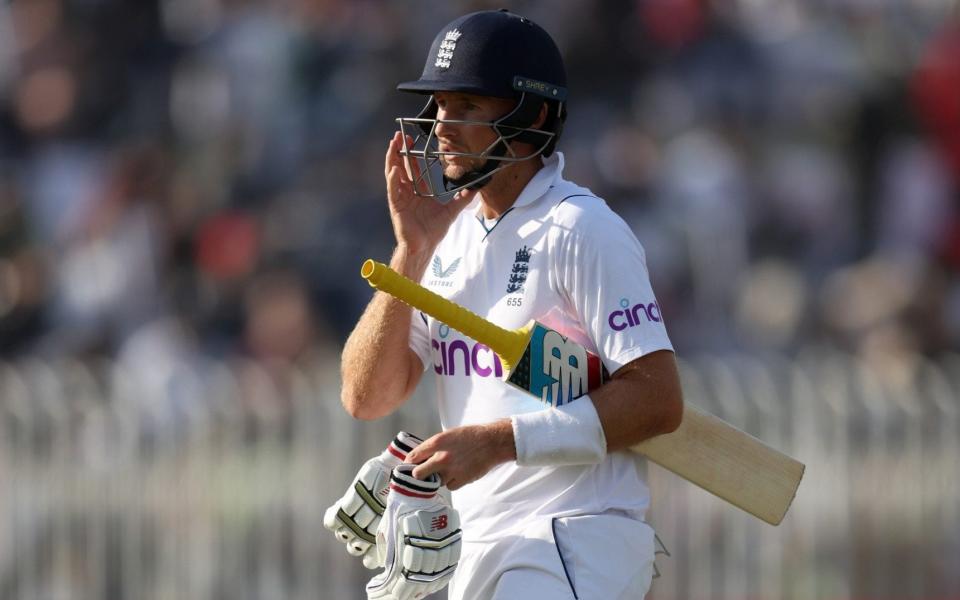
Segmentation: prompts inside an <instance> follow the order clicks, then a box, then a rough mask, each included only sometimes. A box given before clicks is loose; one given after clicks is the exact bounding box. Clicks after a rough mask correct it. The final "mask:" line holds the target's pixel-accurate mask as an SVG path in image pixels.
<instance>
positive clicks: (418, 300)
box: [360, 259, 527, 372]
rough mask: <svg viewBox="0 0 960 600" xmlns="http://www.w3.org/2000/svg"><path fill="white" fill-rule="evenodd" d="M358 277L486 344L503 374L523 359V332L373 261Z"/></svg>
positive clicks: (525, 335)
mask: <svg viewBox="0 0 960 600" xmlns="http://www.w3.org/2000/svg"><path fill="white" fill-rule="evenodd" d="M360 275H361V276H362V277H363V278H364V279H366V280H367V283H369V284H370V285H371V286H372V287H375V288H377V289H378V290H380V291H382V292H386V293H388V294H390V295H391V296H393V297H394V298H397V299H398V300H401V301H402V302H405V303H406V304H409V305H410V306H412V307H413V308H415V309H417V310H420V311H423V312H424V313H426V314H428V315H430V316H431V317H433V318H434V319H436V320H438V321H440V322H442V323H446V324H447V325H448V326H450V327H452V328H454V329H456V330H457V331H459V332H461V333H463V334H464V335H466V336H468V337H471V338H473V339H474V340H476V341H478V342H480V343H481V344H486V345H487V346H488V347H489V348H490V349H491V350H493V351H494V352H496V353H497V354H499V355H500V359H501V360H502V361H503V362H504V369H505V370H506V371H507V372H510V370H511V369H512V368H513V365H515V364H517V361H518V360H520V357H521V356H523V350H524V348H526V346H527V333H526V332H525V330H523V329H521V330H518V331H510V330H509V329H504V328H503V327H498V326H497V325H494V324H493V323H491V322H490V321H488V320H486V319H484V318H483V317H480V316H478V315H476V314H474V313H472V312H470V311H469V310H467V309H465V308H464V307H462V306H460V305H459V304H456V303H454V302H451V301H450V300H447V299H446V298H444V297H442V296H439V295H437V294H434V293H433V292H431V291H430V290H428V289H427V288H425V287H423V286H422V285H420V284H419V283H417V282H415V281H412V280H410V279H408V278H406V277H404V276H403V275H401V274H399V273H397V272H396V271H394V270H393V269H391V268H390V267H388V266H387V265H385V264H383V263H381V262H377V261H375V260H370V259H367V260H366V261H365V262H364V263H363V267H361V268H360Z"/></svg>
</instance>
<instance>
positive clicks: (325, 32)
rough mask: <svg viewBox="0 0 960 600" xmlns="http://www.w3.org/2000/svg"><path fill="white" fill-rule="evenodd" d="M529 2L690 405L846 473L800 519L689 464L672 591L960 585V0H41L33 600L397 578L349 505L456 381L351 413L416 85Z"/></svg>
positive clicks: (29, 528)
mask: <svg viewBox="0 0 960 600" xmlns="http://www.w3.org/2000/svg"><path fill="white" fill-rule="evenodd" d="M501 6H507V7H510V8H511V9H513V10H514V11H515V12H519V13H521V14H524V15H525V16H528V17H530V18H532V19H533V20H535V21H537V22H538V23H540V24H541V25H543V26H544V27H545V28H546V29H547V30H548V31H550V32H551V33H552V34H553V36H554V37H555V39H556V40H557V42H558V44H559V46H560V47H561V49H562V50H563V51H564V54H565V60H566V61H567V67H568V71H569V79H570V100H569V113H570V117H569V120H568V122H567V127H566V130H565V132H564V135H563V138H562V140H561V142H560V150H561V151H563V152H564V153H565V155H566V159H567V176H568V178H570V179H573V180H575V181H577V182H578V183H581V184H583V185H586V186H588V187H590V188H591V189H592V190H593V191H594V192H595V193H597V194H598V195H600V196H602V197H604V198H605V199H606V200H607V201H608V203H609V204H610V205H611V206H612V207H613V208H614V209H615V210H616V211H618V212H619V213H620V214H621V215H622V216H623V217H624V219H626V220H627V222H628V223H629V224H630V225H631V226H632V227H633V229H634V231H635V233H636V234H637V236H638V237H639V238H640V240H641V242H642V243H643V244H644V246H645V248H646V250H647V261H648V266H649V269H650V271H651V276H652V279H653V284H654V288H655V290H656V291H657V294H658V300H659V302H660V305H661V306H662V307H663V312H664V314H665V317H666V320H667V324H668V329H669V331H670V334H671V337H672V339H673V341H674V344H675V346H676V348H677V351H678V355H679V357H680V359H681V360H682V369H683V379H684V387H685V391H686V395H687V400H688V402H693V403H695V404H698V405H700V406H702V407H704V408H707V409H708V410H710V411H712V412H714V413H715V414H718V415H720V416H722V417H723V418H725V419H727V420H728V421H730V422H732V423H734V424H735V425H737V426H739V427H741V428H744V429H746V430H748V431H750V432H751V433H754V434H755V435H757V436H759V437H761V438H762V439H764V440H765V441H767V442H768V443H771V444H772V445H774V446H776V447H778V448H781V449H783V450H785V451H787V452H789V453H791V454H793V455H794V456H797V457H798V458H800V459H801V460H803V461H804V462H805V463H807V465H808V470H807V475H806V478H805V480H804V482H803V484H802V485H801V488H800V493H799V495H798V497H797V499H796V502H795V503H794V506H793V508H792V509H791V512H790V513H789V514H788V515H787V518H786V520H785V521H784V523H783V524H782V525H780V526H779V527H777V528H774V527H770V526H767V525H764V524H762V523H759V522H757V521H755V520H754V519H752V518H751V517H748V516H746V515H744V514H743V513H740V512H739V511H738V510H737V509H734V508H732V507H729V506H727V505H725V504H723V503H722V502H720V501H719V500H716V499H714V498H712V497H711V496H709V495H707V494H706V493H704V492H702V491H700V490H699V489H696V488H694V487H693V486H691V485H689V484H687V483H685V482H683V481H680V480H678V479H677V478H676V477H674V476H672V475H670V474H669V473H666V472H663V471H660V470H659V469H658V468H656V467H651V471H650V477H651V480H652V482H653V485H654V495H655V498H654V502H655V505H654V510H653V512H652V514H651V522H652V523H653V525H654V526H655V527H656V529H657V530H658V532H659V534H660V538H661V539H662V541H663V545H664V549H665V552H664V553H663V554H661V555H660V556H659V559H658V561H657V566H658V570H659V572H660V577H659V578H658V579H657V580H656V581H655V582H654V586H653V593H652V598H654V599H655V600H667V599H678V600H679V599H701V598H704V599H707V598H724V599H730V600H743V599H748V598H750V599H770V600H774V599H779V598H791V599H798V600H800V599H814V598H816V599H821V598H822V599H844V598H857V599H881V598H883V599H915V600H956V599H960V484H958V475H960V464H958V456H960V401H958V398H960V354H958V351H960V277H958V272H960V9H958V7H957V5H956V3H955V2H953V1H951V0H712V1H711V0H632V1H628V0H604V1H601V0H568V1H565V2H562V3H560V2H546V1H533V0H528V1H513V2H511V1H507V0H503V1H501V2H467V1H457V2H441V1H439V0H434V1H429V2H427V1H423V2H419V1H418V2H410V1H402V0H392V1H388V0H383V1H374V0H137V1H132V0H12V1H5V2H2V3H0V600H6V599H11V600H13V599H16V600H21V599H23V600H27V599H29V600H68V599H69V600H73V599H77V600H80V599H91V600H121V599H123V600H135V599H178V600H179V599H184V600H186V599H217V600H219V599H250V600H253V599H265V600H266V599H278V600H279V599H301V598H302V599H308V598H309V599H318V598H319V599H332V600H340V599H348V600H349V599H354V598H357V599H359V598H363V597H364V594H363V584H364V583H365V581H366V580H367V579H368V578H369V577H371V576H372V575H373V573H372V572H369V571H366V570H364V569H363V568H362V566H360V565H359V564H358V563H357V562H356V561H355V560H353V559H350V558H349V557H348V556H347V555H346V553H345V552H344V551H343V549H342V546H341V545H340V544H339V543H337V542H336V541H334V539H333V538H332V536H330V535H329V534H328V533H327V532H326V531H325V530H324V529H323V528H322V523H321V522H322V513H323V509H324V508H325V507H326V506H328V505H329V504H331V503H332V502H333V501H334V500H335V499H337V498H338V497H339V495H340V494H341V493H342V492H343V490H344V489H345V487H346V485H347V484H348V483H349V481H350V478H351V477H352V476H353V474H354V472H355V471H356V469H357V468H359V466H360V465H361V464H362V462H363V461H364V460H366V459H367V458H368V457H370V456H372V455H374V454H376V453H377V452H379V450H380V449H382V448H383V446H384V445H385V444H386V442H387V441H388V440H389V439H390V438H391V436H392V435H393V434H394V433H395V432H396V431H397V430H399V429H401V428H406V429H409V430H411V431H414V432H417V433H419V434H421V435H429V434H430V433H432V432H433V431H434V430H436V428H437V421H436V417H435V415H434V414H433V405H432V400H431V382H429V381H427V382H426V384H425V385H424V386H423V389H421V390H419V391H418V393H417V395H416V397H415V398H414V399H413V400H412V401H411V402H410V403H408V405H407V406H406V407H405V408H404V409H403V410H402V411H400V412H399V413H398V414H397V415H395V416H393V417H391V418H389V419H386V420H384V421H381V422H377V423H360V422H355V421H353V420H351V419H350V418H349V417H348V416H347V415H346V414H345V413H344V412H343V411H342V409H340V407H339V403H338V396H339V382H338V379H339V374H338V368H339V364H338V360H339V351H340V348H341V345H342V343H343V341H344V339H345V337H346V335H347V334H348V333H349V331H350V330H351V328H352V326H353V324H354V323H355V321H356V319H357V317H358V316H359V314H360V312H361V311H362V310H363V308H364V306H365V305H366V303H367V302H368V301H369V299H370V297H371V291H370V289H369V287H367V285H366V284H365V283H364V282H363V281H362V280H361V279H360V277H359V276H358V269H359V266H360V264H361V263H362V261H363V259H365V258H367V257H374V258H378V259H381V260H384V259H386V258H388V257H389V255H390V251H391V248H392V234H391V230H390V223H389V218H388V214H387V210H386V206H385V199H384V190H383V179H382V168H381V165H382V160H383V153H384V151H385V148H386V144H387V141H388V139H389V137H390V135H391V133H392V131H393V130H394V129H395V128H396V125H395V123H394V119H395V118H396V117H398V116H401V115H402V116H412V115H414V114H415V113H416V112H418V110H419V104H420V101H419V99H417V98H412V97H407V96H404V95H401V94H399V93H397V92H395V91H394V86H395V85H396V84H397V83H398V82H400V81H402V80H408V79H414V78H416V77H417V76H418V75H419V73H420V70H421V69H422V66H423V60H424V58H425V56H426V52H427V49H428V48H429V45H430V42H431V41H432V39H433V37H434V35H435V34H436V33H437V31H439V29H440V28H441V27H442V26H443V25H444V24H446V23H447V22H448V21H450V20H452V19H453V18H455V17H456V16H459V15H460V14H463V13H466V12H469V11H472V10H477V9H484V8H499V7H501ZM425 379H428V378H425ZM440 597H444V596H443V595H442V594H441V595H440Z"/></svg>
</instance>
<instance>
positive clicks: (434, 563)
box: [367, 464, 462, 600]
mask: <svg viewBox="0 0 960 600" xmlns="http://www.w3.org/2000/svg"><path fill="white" fill-rule="evenodd" d="M412 471H413V465H410V464H402V465H400V466H398V467H396V468H395V469H394V470H393V472H392V473H391V475H390V495H389V497H388V499H387V510H386V512H384V514H383V519H382V520H381V521H380V526H379V527H378V528H377V555H378V557H379V562H380V563H381V564H383V565H384V566H385V567H386V568H385V569H384V570H383V572H382V573H380V574H379V575H377V576H376V577H374V578H373V579H371V580H370V581H369V583H367V598H368V600H419V599H421V598H426V597H427V596H429V595H430V594H433V593H434V592H437V591H439V590H441V589H443V588H444V587H445V586H446V585H447V583H448V582H449V581H450V579H451V578H452V577H453V573H454V571H455V570H456V568H457V563H458V562H459V561H460V545H461V542H460V538H461V536H462V532H461V531H460V515H459V513H457V511H456V509H454V508H453V506H452V505H451V504H450V499H449V498H448V497H447V494H444V493H442V490H443V488H442V487H441V485H440V478H439V477H438V476H436V475H432V476H430V477H428V478H427V479H425V480H419V479H415V478H414V477H413V476H412V475H411V472H412Z"/></svg>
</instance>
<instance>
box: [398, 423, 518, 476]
mask: <svg viewBox="0 0 960 600" xmlns="http://www.w3.org/2000/svg"><path fill="white" fill-rule="evenodd" d="M516 458H517V451H516V446H515V445H514V442H513V426H512V425H511V424H510V419H501V420H499V421H494V422H493V423H487V424H484V425H465V426H463V427H455V428H453V429H448V430H446V431H443V432H440V433H438V434H436V435H434V436H432V437H430V438H427V440H426V441H424V442H422V443H421V444H420V445H418V446H417V447H416V448H414V449H413V451H411V452H410V453H409V454H408V455H407V462H408V463H415V464H417V468H416V469H414V471H413V476H414V477H416V478H417V479H426V478H427V477H429V476H430V475H432V474H433V473H436V474H438V475H440V477H441V478H442V479H443V482H444V484H445V485H446V486H447V488H449V489H451V490H456V489H459V488H461V487H463V486H465V485H467V484H468V483H471V482H473V481H476V480H477V479H480V478H481V477H483V476H484V475H486V474H487V472H488V471H489V470H490V469H492V468H493V467H495V466H497V465H499V464H500V463H504V462H507V461H510V460H515V459H516Z"/></svg>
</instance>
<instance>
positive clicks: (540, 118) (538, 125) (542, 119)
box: [530, 102, 547, 129]
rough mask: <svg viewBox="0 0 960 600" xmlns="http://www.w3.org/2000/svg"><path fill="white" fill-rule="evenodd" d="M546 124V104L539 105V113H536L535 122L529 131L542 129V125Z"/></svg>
mask: <svg viewBox="0 0 960 600" xmlns="http://www.w3.org/2000/svg"><path fill="white" fill-rule="evenodd" d="M546 122H547V103H546V102H541V103H540V112H539V113H537V120H536V121H534V122H533V125H531V126H530V127H531V129H543V124H544V123H546Z"/></svg>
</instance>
